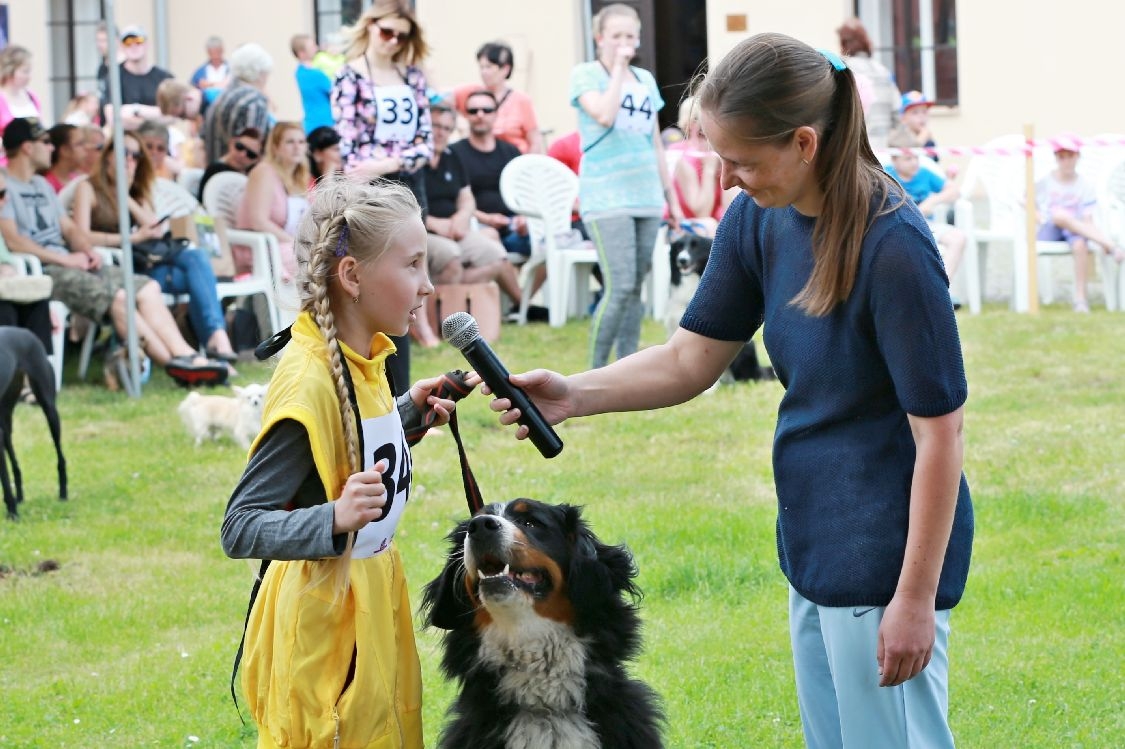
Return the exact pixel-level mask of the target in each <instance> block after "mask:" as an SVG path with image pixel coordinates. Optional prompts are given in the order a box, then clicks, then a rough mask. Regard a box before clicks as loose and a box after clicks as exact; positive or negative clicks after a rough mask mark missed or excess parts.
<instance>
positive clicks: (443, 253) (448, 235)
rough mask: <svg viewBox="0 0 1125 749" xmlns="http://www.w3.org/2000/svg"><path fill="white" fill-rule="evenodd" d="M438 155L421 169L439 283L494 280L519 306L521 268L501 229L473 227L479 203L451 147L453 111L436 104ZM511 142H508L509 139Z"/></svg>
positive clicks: (433, 268) (431, 262)
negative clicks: (510, 254)
mask: <svg viewBox="0 0 1125 749" xmlns="http://www.w3.org/2000/svg"><path fill="white" fill-rule="evenodd" d="M430 117H431V122H432V125H433V134H434V155H433V158H431V159H430V161H429V163H427V164H426V166H425V167H423V169H422V176H423V178H424V179H425V182H426V199H427V201H428V202H429V211H428V212H427V214H426V232H427V236H426V250H427V253H426V254H427V258H428V262H429V270H430V277H431V278H432V279H433V281H434V283H435V284H442V283H483V282H486V281H495V282H496V283H497V284H498V285H499V286H500V288H501V289H503V290H504V293H505V294H507V295H508V296H509V297H510V298H511V299H512V301H513V303H514V304H516V305H517V306H518V305H519V303H520V299H521V298H522V295H521V292H520V285H519V273H518V272H517V271H516V269H515V267H514V266H513V265H512V264H511V262H510V261H509V260H508V253H507V251H506V249H505V248H504V246H503V245H502V244H501V243H500V240H499V235H498V234H497V232H496V231H495V230H494V229H492V228H490V227H487V226H482V227H480V228H479V229H474V228H473V226H472V218H473V217H474V216H475V215H477V214H478V213H479V212H478V211H477V206H476V202H475V201H474V197H473V191H472V188H471V186H470V183H469V177H468V174H467V172H466V170H465V168H464V166H463V165H462V164H461V159H460V158H459V157H458V156H457V155H456V154H455V153H452V152H451V150H450V148H448V147H447V145H448V143H449V135H450V133H451V132H452V131H453V124H454V121H455V117H454V114H453V111H452V110H450V109H448V108H447V107H444V106H435V107H433V108H432V109H431V111H430ZM505 145H507V144H505Z"/></svg>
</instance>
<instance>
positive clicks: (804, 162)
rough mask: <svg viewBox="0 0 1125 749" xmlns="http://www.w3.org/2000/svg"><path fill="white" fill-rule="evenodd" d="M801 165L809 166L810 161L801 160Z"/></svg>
mask: <svg viewBox="0 0 1125 749" xmlns="http://www.w3.org/2000/svg"><path fill="white" fill-rule="evenodd" d="M801 163H802V164H804V165H805V166H808V165H809V160H808V159H801Z"/></svg>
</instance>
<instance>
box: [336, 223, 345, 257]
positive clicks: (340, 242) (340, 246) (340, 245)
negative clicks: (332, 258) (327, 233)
mask: <svg viewBox="0 0 1125 749" xmlns="http://www.w3.org/2000/svg"><path fill="white" fill-rule="evenodd" d="M347 241H348V225H347V224H346V223H345V224H344V228H343V229H341V230H340V236H339V237H338V238H337V239H336V252H335V253H333V254H335V255H336V257H343V256H344V255H347V254H348V249H347V248H346V247H345V246H344V245H345V244H346V243H347Z"/></svg>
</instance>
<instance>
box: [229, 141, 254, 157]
mask: <svg viewBox="0 0 1125 749" xmlns="http://www.w3.org/2000/svg"><path fill="white" fill-rule="evenodd" d="M234 150H236V151H239V152H241V153H244V154H246V158H248V159H250V160H251V161H255V160H256V159H257V158H258V156H259V154H258V152H257V151H255V150H254V149H253V148H250V147H248V146H246V145H244V144H242V143H241V142H240V141H237V140H236V141H235V142H234Z"/></svg>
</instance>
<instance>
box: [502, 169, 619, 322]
mask: <svg viewBox="0 0 1125 749" xmlns="http://www.w3.org/2000/svg"><path fill="white" fill-rule="evenodd" d="M500 195H501V197H503V199H504V202H505V203H506V204H507V205H508V207H509V208H511V209H512V210H513V211H515V212H516V213H518V214H520V215H522V216H525V217H526V218H527V220H528V231H529V232H530V235H531V257H530V258H529V259H528V260H527V262H526V263H524V264H523V267H522V268H521V269H520V274H521V286H522V292H523V299H522V301H521V304H520V323H521V324H523V323H526V322H527V307H528V304H529V302H530V300H531V287H532V284H533V282H534V277H535V273H534V271H535V269H536V267H537V266H539V265H542V264H544V263H545V264H546V266H547V280H546V290H547V311H548V312H547V314H548V321H549V323H550V325H551V327H555V328H558V327H561V326H563V325H565V324H566V320H567V318H568V317H569V316H571V315H573V316H576V317H580V316H582V315H583V314H585V311H586V309H587V308H588V306H589V301H588V300H589V290H590V274H591V273H592V271H593V269H594V267H596V266H597V264H598V253H597V251H596V250H595V249H593V248H592V247H589V246H587V245H585V244H581V245H577V246H559V243H558V242H559V238H560V237H566V236H568V235H570V234H571V231H570V212H571V209H572V208H573V207H574V200H575V198H576V197H577V196H578V178H577V177H576V176H575V175H574V172H572V171H570V169H568V168H567V167H566V166H565V165H564V164H563V163H562V162H560V161H557V160H555V159H552V158H551V157H550V156H543V155H541V154H525V155H523V156H519V157H517V158H515V159H512V161H510V162H508V165H507V166H505V167H504V171H503V172H501V173H500Z"/></svg>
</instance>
